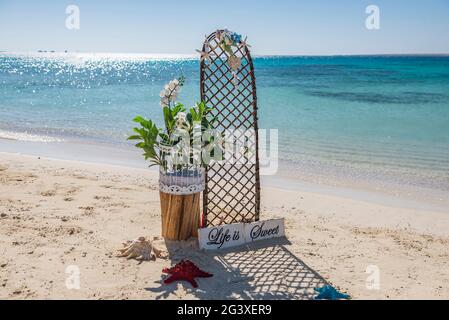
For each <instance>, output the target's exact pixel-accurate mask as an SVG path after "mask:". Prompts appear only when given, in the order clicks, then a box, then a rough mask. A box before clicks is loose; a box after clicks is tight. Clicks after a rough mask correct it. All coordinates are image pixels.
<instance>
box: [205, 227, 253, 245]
mask: <svg viewBox="0 0 449 320" xmlns="http://www.w3.org/2000/svg"><path fill="white" fill-rule="evenodd" d="M198 231H199V232H198V238H199V242H200V248H201V249H205V250H217V249H225V248H230V247H236V246H240V245H242V244H244V243H245V231H244V229H243V223H238V224H227V225H223V226H219V227H213V228H203V229H199V230H198Z"/></svg>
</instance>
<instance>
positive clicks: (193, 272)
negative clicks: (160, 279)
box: [162, 260, 213, 288]
mask: <svg viewBox="0 0 449 320" xmlns="http://www.w3.org/2000/svg"><path fill="white" fill-rule="evenodd" d="M162 272H163V273H167V274H169V275H170V276H169V277H167V278H166V279H165V280H164V283H165V284H169V283H172V282H174V281H182V280H185V281H188V282H190V283H191V284H192V286H193V287H194V288H198V284H197V283H196V281H195V278H210V277H212V276H213V274H210V273H207V272H204V271H203V270H201V269H200V268H198V267H197V266H196V265H195V264H194V263H193V262H192V261H189V260H182V261H181V262H179V263H178V264H176V265H175V266H174V267H173V268H164V269H163V270H162Z"/></svg>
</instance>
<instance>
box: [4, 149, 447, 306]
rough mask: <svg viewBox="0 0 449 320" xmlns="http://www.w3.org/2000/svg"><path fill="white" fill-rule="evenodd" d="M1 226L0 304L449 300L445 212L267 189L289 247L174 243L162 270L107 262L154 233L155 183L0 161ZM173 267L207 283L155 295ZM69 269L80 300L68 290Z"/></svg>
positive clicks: (133, 172) (112, 173)
mask: <svg viewBox="0 0 449 320" xmlns="http://www.w3.org/2000/svg"><path fill="white" fill-rule="evenodd" d="M448 211H449V209H448ZM0 215H1V216H0V298H9V299H25V298H32V299H37V298H44V299H46V298H51V299H54V298H68V299H80V298H83V299H84V298H87V299H113V298H120V299H122V298H123V299H127V298H130V299H154V298H169V299H180V298H199V299H202V298H210V299H216V298H243V299H260V298H266V299H277V298H284V299H301V298H311V297H312V296H313V288H314V287H315V286H317V285H321V284H323V283H324V281H328V282H329V283H331V284H332V285H334V286H336V287H338V288H339V289H341V290H342V291H344V292H348V293H349V294H350V295H351V296H352V297H353V298H355V299H365V298H366V299H385V298H394V299H396V298H398V299H415V298H423V299H430V298H438V299H448V298H449V266H448V262H449V212H448V213H443V212H437V211H431V210H423V209H410V208H409V209H407V208H399V207H393V206H391V205H388V206H387V205H381V204H379V201H376V202H374V201H373V202H368V201H367V200H364V201H361V200H356V199H350V198H348V197H338V196H329V195H325V194H320V193H310V192H299V191H285V190H281V189H275V188H267V187H264V188H263V190H262V218H264V219H265V218H266V219H268V218H275V217H285V218H286V227H287V235H288V240H289V242H290V243H283V242H282V241H273V242H271V243H264V244H262V243H260V244H259V245H258V246H257V247H255V246H254V247H251V248H242V249H239V250H236V251H230V252H223V253H219V254H213V253H208V254H206V253H203V252H201V251H199V250H198V249H197V248H196V244H195V242H194V241H193V242H187V243H181V244H175V243H171V244H168V248H167V250H168V251H169V253H170V259H168V260H157V261H155V262H144V263H141V264H139V263H138V262H136V261H133V260H126V259H122V258H116V257H115V256H114V255H115V249H118V248H120V247H121V242H122V241H124V240H127V239H134V238H137V237H139V236H151V237H152V236H158V235H159V233H160V209H159V194H158V190H157V176H156V175H155V173H154V172H151V171H148V170H141V169H131V168H123V167H114V166H107V165H100V164H87V163H80V162H74V161H62V160H48V159H38V158H37V157H31V156H22V155H13V154H7V153H0ZM182 258H189V259H191V260H192V261H194V262H195V263H197V264H198V265H199V266H200V267H201V268H203V269H204V270H206V271H208V272H211V273H213V274H214V277H213V278H210V279H200V280H198V283H199V289H192V288H191V286H190V285H189V284H187V283H177V284H171V285H168V286H166V285H163V284H161V279H163V278H162V273H161V270H162V268H164V267H167V266H170V265H171V264H172V263H173V262H177V261H179V260H180V259H182ZM306 264H307V266H308V267H307V266H306ZM71 265H73V266H76V267H77V268H79V270H80V289H79V290H76V289H68V288H67V287H66V279H67V277H68V276H69V275H68V274H66V268H67V267H68V266H71ZM369 266H376V267H377V268H378V270H379V272H380V282H379V285H380V288H379V290H369V289H368V288H367V286H366V281H367V277H368V276H369V274H367V273H366V269H367V267H369ZM376 267H374V269H369V270H375V268H376ZM371 268H373V267H371ZM321 277H322V278H321Z"/></svg>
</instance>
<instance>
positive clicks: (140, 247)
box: [117, 237, 165, 261]
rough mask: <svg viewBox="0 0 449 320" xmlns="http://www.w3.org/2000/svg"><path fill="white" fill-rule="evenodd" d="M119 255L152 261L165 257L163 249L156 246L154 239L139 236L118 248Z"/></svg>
mask: <svg viewBox="0 0 449 320" xmlns="http://www.w3.org/2000/svg"><path fill="white" fill-rule="evenodd" d="M118 252H119V254H118V255H117V257H123V258H127V259H136V260H139V261H151V260H156V258H165V254H164V251H163V250H159V249H157V248H155V246H154V244H153V241H151V240H146V239H145V237H139V238H137V239H135V240H132V241H127V242H124V243H123V248H122V249H119V250H118Z"/></svg>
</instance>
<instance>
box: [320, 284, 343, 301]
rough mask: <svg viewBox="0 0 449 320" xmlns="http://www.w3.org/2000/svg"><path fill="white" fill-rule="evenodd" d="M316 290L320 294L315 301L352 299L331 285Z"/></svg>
mask: <svg viewBox="0 0 449 320" xmlns="http://www.w3.org/2000/svg"><path fill="white" fill-rule="evenodd" d="M314 290H315V291H316V292H318V295H317V296H316V297H315V300H340V299H349V298H350V297H349V295H348V294H346V293H341V292H339V291H338V290H337V289H335V288H334V287H332V286H330V285H325V286H324V287H321V288H315V289H314Z"/></svg>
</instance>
